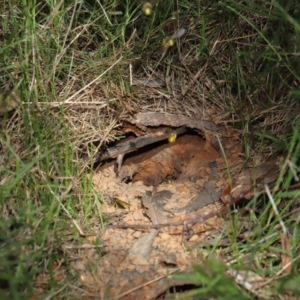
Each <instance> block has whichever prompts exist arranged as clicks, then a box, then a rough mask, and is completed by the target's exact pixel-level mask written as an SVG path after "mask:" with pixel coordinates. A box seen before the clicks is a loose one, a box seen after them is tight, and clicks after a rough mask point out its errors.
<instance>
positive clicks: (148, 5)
mask: <svg viewBox="0 0 300 300" xmlns="http://www.w3.org/2000/svg"><path fill="white" fill-rule="evenodd" d="M152 9H153V5H152V4H151V3H150V2H145V3H144V4H143V6H142V11H143V13H144V14H145V15H146V16H150V15H151V14H152Z"/></svg>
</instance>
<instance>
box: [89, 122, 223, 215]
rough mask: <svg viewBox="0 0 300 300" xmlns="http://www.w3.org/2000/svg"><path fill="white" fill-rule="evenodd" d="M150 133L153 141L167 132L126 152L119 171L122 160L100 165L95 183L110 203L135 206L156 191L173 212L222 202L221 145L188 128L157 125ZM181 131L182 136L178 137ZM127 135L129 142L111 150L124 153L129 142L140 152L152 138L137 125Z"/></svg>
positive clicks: (160, 201) (156, 199) (160, 205)
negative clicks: (146, 139)
mask: <svg viewBox="0 0 300 300" xmlns="http://www.w3.org/2000/svg"><path fill="white" fill-rule="evenodd" d="M147 131H148V133H149V132H150V137H152V135H154V137H157V136H159V137H161V135H160V134H158V133H159V132H163V133H167V134H166V135H165V138H164V139H162V140H160V141H157V142H153V143H150V144H148V145H145V146H144V147H141V148H139V149H136V150H135V151H132V152H129V153H126V154H125V155H124V157H123V158H122V159H121V166H120V165H119V168H118V161H119V162H120V158H115V159H109V160H107V161H103V162H102V163H101V164H100V165H99V166H98V167H97V169H96V170H97V172H96V175H95V176H94V184H95V185H96V186H97V188H98V190H99V192H100V193H101V194H102V195H103V197H104V199H118V200H121V201H123V202H125V203H128V204H129V205H131V204H132V203H135V202H139V201H140V200H139V199H140V197H142V196H143V194H145V193H148V194H149V193H150V194H152V195H153V196H154V197H152V198H153V199H154V200H153V202H154V203H153V204H154V205H155V206H156V207H157V208H158V209H160V210H164V211H168V212H170V213H172V214H177V213H178V214H181V213H187V212H191V211H195V210H198V209H200V208H202V207H204V206H206V205H208V204H211V203H214V202H216V201H218V200H219V198H220V194H221V190H222V188H223V187H224V184H225V183H224V180H223V179H222V176H221V175H220V174H221V173H220V171H223V170H224V169H225V162H224V159H223V157H222V155H221V153H220V151H218V147H217V146H216V142H215V141H213V140H212V139H211V138H205V137H203V136H202V135H200V134H198V133H197V132H196V131H194V130H191V129H188V128H185V129H184V130H182V129H180V130H178V128H174V127H151V128H147ZM176 131H177V132H179V134H178V135H177V137H176V138H175V137H174V136H173V134H174V133H176ZM182 131H183V132H182ZM123 132H124V136H125V138H124V139H122V140H121V141H119V142H117V143H114V144H113V145H109V147H108V149H107V150H105V151H106V152H109V151H112V152H114V151H116V149H119V150H120V149H122V147H123V146H122V145H125V144H126V143H127V144H128V145H129V147H132V149H134V148H135V147H136V144H135V143H136V141H138V139H139V138H144V137H145V136H146V135H145V133H144V134H143V133H141V132H140V130H139V128H137V127H134V126H132V125H131V126H130V127H129V128H128V126H125V127H124V128H123ZM151 134H152V135H151ZM154 140H155V138H154ZM137 143H139V142H137Z"/></svg>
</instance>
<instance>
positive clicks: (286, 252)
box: [280, 233, 293, 275]
mask: <svg viewBox="0 0 300 300" xmlns="http://www.w3.org/2000/svg"><path fill="white" fill-rule="evenodd" d="M280 240H281V246H282V249H283V253H282V254H281V263H282V270H283V271H282V273H283V274H286V275H287V274H290V273H291V271H292V261H293V258H292V254H291V249H292V246H291V238H289V237H287V236H286V235H285V234H284V233H283V234H281V236H280Z"/></svg>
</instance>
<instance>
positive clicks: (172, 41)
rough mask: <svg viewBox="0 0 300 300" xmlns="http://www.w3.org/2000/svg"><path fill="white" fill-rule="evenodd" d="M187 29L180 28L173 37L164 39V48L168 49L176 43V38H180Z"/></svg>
mask: <svg viewBox="0 0 300 300" xmlns="http://www.w3.org/2000/svg"><path fill="white" fill-rule="evenodd" d="M185 32H186V30H185V29H184V28H180V29H178V30H177V31H176V32H175V33H174V34H173V35H172V36H171V37H166V38H164V39H163V41H162V47H163V48H164V50H167V49H168V48H170V47H173V46H174V45H175V40H176V39H180V38H181V37H182V36H183V35H184V34H185Z"/></svg>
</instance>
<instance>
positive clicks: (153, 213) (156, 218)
mask: <svg viewBox="0 0 300 300" xmlns="http://www.w3.org/2000/svg"><path fill="white" fill-rule="evenodd" d="M143 205H144V207H145V208H147V211H146V214H147V216H148V217H149V218H150V220H151V221H152V223H153V224H154V225H156V224H164V223H167V218H166V217H165V215H164V214H163V213H162V212H161V211H159V210H157V209H156V208H155V207H154V206H153V205H152V203H151V201H150V199H149V197H148V196H145V197H144V199H143Z"/></svg>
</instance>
